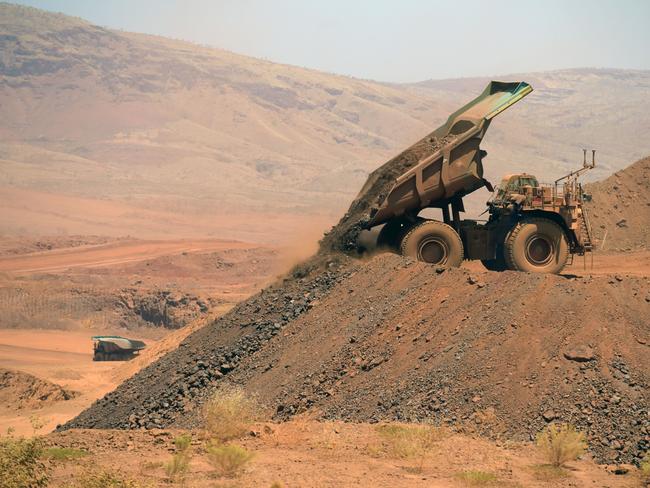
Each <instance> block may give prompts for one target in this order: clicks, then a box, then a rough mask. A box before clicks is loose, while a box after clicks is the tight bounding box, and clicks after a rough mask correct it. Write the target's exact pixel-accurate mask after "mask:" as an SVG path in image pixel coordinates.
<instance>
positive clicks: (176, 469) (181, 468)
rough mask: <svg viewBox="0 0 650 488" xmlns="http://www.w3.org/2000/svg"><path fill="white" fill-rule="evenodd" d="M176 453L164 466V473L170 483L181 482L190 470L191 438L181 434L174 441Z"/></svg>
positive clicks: (188, 435)
mask: <svg viewBox="0 0 650 488" xmlns="http://www.w3.org/2000/svg"><path fill="white" fill-rule="evenodd" d="M174 445H175V446H176V453H175V454H174V455H173V456H172V459H171V461H169V462H168V463H167V464H165V473H166V474H167V476H168V477H169V479H170V480H171V481H176V480H179V481H183V480H184V479H185V475H186V474H187V471H188V470H189V468H190V460H191V458H192V451H191V445H192V436H191V435H190V434H182V435H180V436H178V437H176V438H175V439H174Z"/></svg>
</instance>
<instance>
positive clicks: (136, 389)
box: [62, 260, 346, 429]
mask: <svg viewBox="0 0 650 488" xmlns="http://www.w3.org/2000/svg"><path fill="white" fill-rule="evenodd" d="M323 267H324V268H325V269H323ZM345 274H346V271H345V265H344V264H342V263H340V262H338V261H334V260H330V261H326V262H322V263H321V262H318V263H312V264H311V265H304V266H301V267H297V268H295V269H294V270H293V273H292V274H291V275H290V276H288V277H287V278H285V279H284V280H283V281H282V282H281V283H277V284H276V285H275V286H271V287H268V288H266V289H264V290H262V291H261V292H260V293H259V294H257V295H255V296H253V297H251V298H249V299H248V300H246V301H244V302H242V303H241V304H239V305H238V306H236V307H235V308H234V309H233V310H231V311H230V312H229V313H228V314H226V315H224V316H223V317H220V318H219V319H217V320H216V321H215V322H214V323H213V324H211V325H209V326H206V327H204V328H202V329H200V330H198V331H196V332H195V333H193V334H191V335H190V336H188V337H187V338H186V339H185V340H184V341H183V342H182V343H181V344H180V346H179V347H178V348H177V349H176V350H174V351H172V352H170V353H168V354H167V355H165V356H163V357H162V358H160V359H159V360H158V361H156V362H155V363H153V364H151V365H149V366H148V367H146V368H145V369H143V370H141V371H140V372H138V373H137V374H136V375H134V376H133V377H131V378H130V379H128V380H126V381H125V382H124V383H122V384H121V385H120V386H119V387H118V388H117V389H116V390H114V391H113V392H111V393H109V394H107V395H106V396H105V397H103V398H101V399H100V400H98V401H96V402H95V403H94V404H93V405H92V406H91V407H90V408H88V409H87V410H85V411H84V412H82V413H81V414H80V415H79V416H78V417H76V418H74V419H73V420H71V421H70V422H68V423H67V424H65V425H64V426H63V427H62V428H63V429H67V428H105V429H107V428H118V429H134V428H142V427H144V428H147V429H150V428H162V427H167V426H169V425H171V424H173V423H175V422H177V421H178V420H179V419H182V418H184V417H185V416H186V415H187V412H189V411H191V410H193V409H194V408H195V407H196V406H197V405H200V404H201V403H202V402H203V401H204V400H205V398H206V397H207V396H208V395H209V393H211V392H212V391H213V389H214V387H215V386H216V384H217V383H218V382H219V380H220V379H221V378H223V377H224V375H227V374H229V373H230V372H231V371H233V370H235V369H236V368H237V367H238V365H239V363H240V362H241V361H242V359H243V358H245V357H247V356H249V355H251V354H254V353H255V352H256V351H258V350H259V349H260V348H261V347H263V346H264V345H265V344H266V343H268V342H269V341H270V340H271V339H273V338H274V337H275V336H277V335H278V334H280V333H281V331H282V330H283V329H284V328H285V327H286V326H287V324H289V323H291V322H292V321H294V320H296V318H298V317H300V316H301V315H303V314H304V313H306V312H307V311H309V310H310V309H311V307H312V306H313V304H314V303H316V302H317V301H318V300H320V299H321V298H322V297H323V296H324V295H326V294H327V293H328V291H329V290H330V289H331V288H332V287H333V286H334V285H335V284H336V282H337V281H339V280H340V279H341V278H342V277H344V276H345Z"/></svg>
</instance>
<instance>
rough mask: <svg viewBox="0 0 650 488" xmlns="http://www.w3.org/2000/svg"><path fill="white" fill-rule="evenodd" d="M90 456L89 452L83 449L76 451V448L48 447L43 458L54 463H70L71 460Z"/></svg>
mask: <svg viewBox="0 0 650 488" xmlns="http://www.w3.org/2000/svg"><path fill="white" fill-rule="evenodd" d="M88 454H89V452H88V451H85V450H83V449H75V448H74V447H48V448H47V449H45V450H43V457H44V458H45V459H52V460H54V461H69V460H71V459H79V458H82V457H85V456H87V455H88Z"/></svg>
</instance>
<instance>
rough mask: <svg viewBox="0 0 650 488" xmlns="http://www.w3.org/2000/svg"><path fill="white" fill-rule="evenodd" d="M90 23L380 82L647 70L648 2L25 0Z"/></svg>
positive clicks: (649, 65)
mask: <svg viewBox="0 0 650 488" xmlns="http://www.w3.org/2000/svg"><path fill="white" fill-rule="evenodd" d="M17 3H22V4H25V5H31V6H34V7H38V8H43V9H46V10H51V11H57V12H63V13H66V14H70V15H75V16H79V17H83V18H85V19H87V20H90V21H91V22H93V23H95V24H99V25H102V26H107V27H112V28H120V29H124V30H128V31H135V32H146V33H150V34H159V35H163V36H167V37H174V38H179V39H185V40H189V41H193V42H197V43H201V44H208V45H212V46H217V47H222V48H225V49H228V50H231V51H234V52H238V53H242V54H248V55H251V56H255V57H260V58H265V59H269V60H271V61H276V62H282V63H288V64H295V65H299V66H306V67H310V68H315V69H319V70H324V71H329V72H334V73H341V74H347V75H352V76H356V77H360V78H370V79H376V80H382V81H419V80H424V79H428V78H454V77H461V76H476V75H481V76H490V75H496V74H508V73H516V72H524V71H541V70H549V69H558V68H571V67H585V66H588V67H599V68H600V67H607V68H635V69H650V0H618V1H615V0H543V1H541V0H539V1H538V0H519V1H518V2H517V1H514V0H489V1H488V0H483V1H482V0H464V1H441V0H429V1H425V0H401V1H397V0H394V1H388V0H356V1H355V0H320V1H309V0H303V1H300V0H267V1H264V0H212V1H210V0H184V1H181V0H26V1H18V2H17Z"/></svg>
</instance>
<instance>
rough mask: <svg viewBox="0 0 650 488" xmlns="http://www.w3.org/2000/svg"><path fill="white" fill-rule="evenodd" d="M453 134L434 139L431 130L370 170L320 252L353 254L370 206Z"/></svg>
mask: <svg viewBox="0 0 650 488" xmlns="http://www.w3.org/2000/svg"><path fill="white" fill-rule="evenodd" d="M456 137H457V136H451V135H448V136H445V137H443V138H440V139H438V138H436V137H435V136H434V134H433V133H431V134H429V135H428V136H426V137H424V138H423V139H421V140H420V141H418V142H416V143H415V144H413V145H412V146H411V147H409V148H408V149H406V150H404V151H403V152H401V153H400V154H398V155H397V156H395V157H394V158H393V159H391V160H389V161H388V162H386V163H384V164H383V165H382V166H380V167H379V168H377V169H376V170H375V171H373V172H372V173H370V175H369V176H368V179H367V180H366V183H365V184H364V185H363V188H362V189H361V191H360V192H359V194H358V195H357V196H356V198H355V199H354V201H353V202H352V204H351V205H350V208H349V209H348V211H347V212H346V213H345V215H344V216H343V217H342V218H341V220H340V221H339V222H338V224H336V226H334V227H333V228H332V229H331V230H330V231H329V232H328V233H327V234H326V235H325V237H324V238H323V240H322V241H321V252H330V251H343V252H345V253H353V254H354V252H356V250H357V237H358V235H359V233H360V232H361V231H362V230H363V229H364V228H365V224H366V223H367V222H368V220H369V219H370V211H371V209H372V208H373V207H378V206H379V205H381V203H382V202H383V200H384V199H385V198H386V196H387V195H388V192H389V191H390V190H391V188H392V187H393V185H394V184H395V180H396V179H397V178H398V177H399V176H401V175H402V174H404V173H405V172H406V171H408V170H409V169H411V168H413V167H414V166H416V165H417V163H418V162H419V161H420V160H422V159H424V158H426V157H428V156H431V155H432V154H434V153H435V152H436V151H438V150H439V149H440V148H442V147H443V146H445V145H447V144H449V143H450V142H451V141H452V140H453V139H455V138H456Z"/></svg>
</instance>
